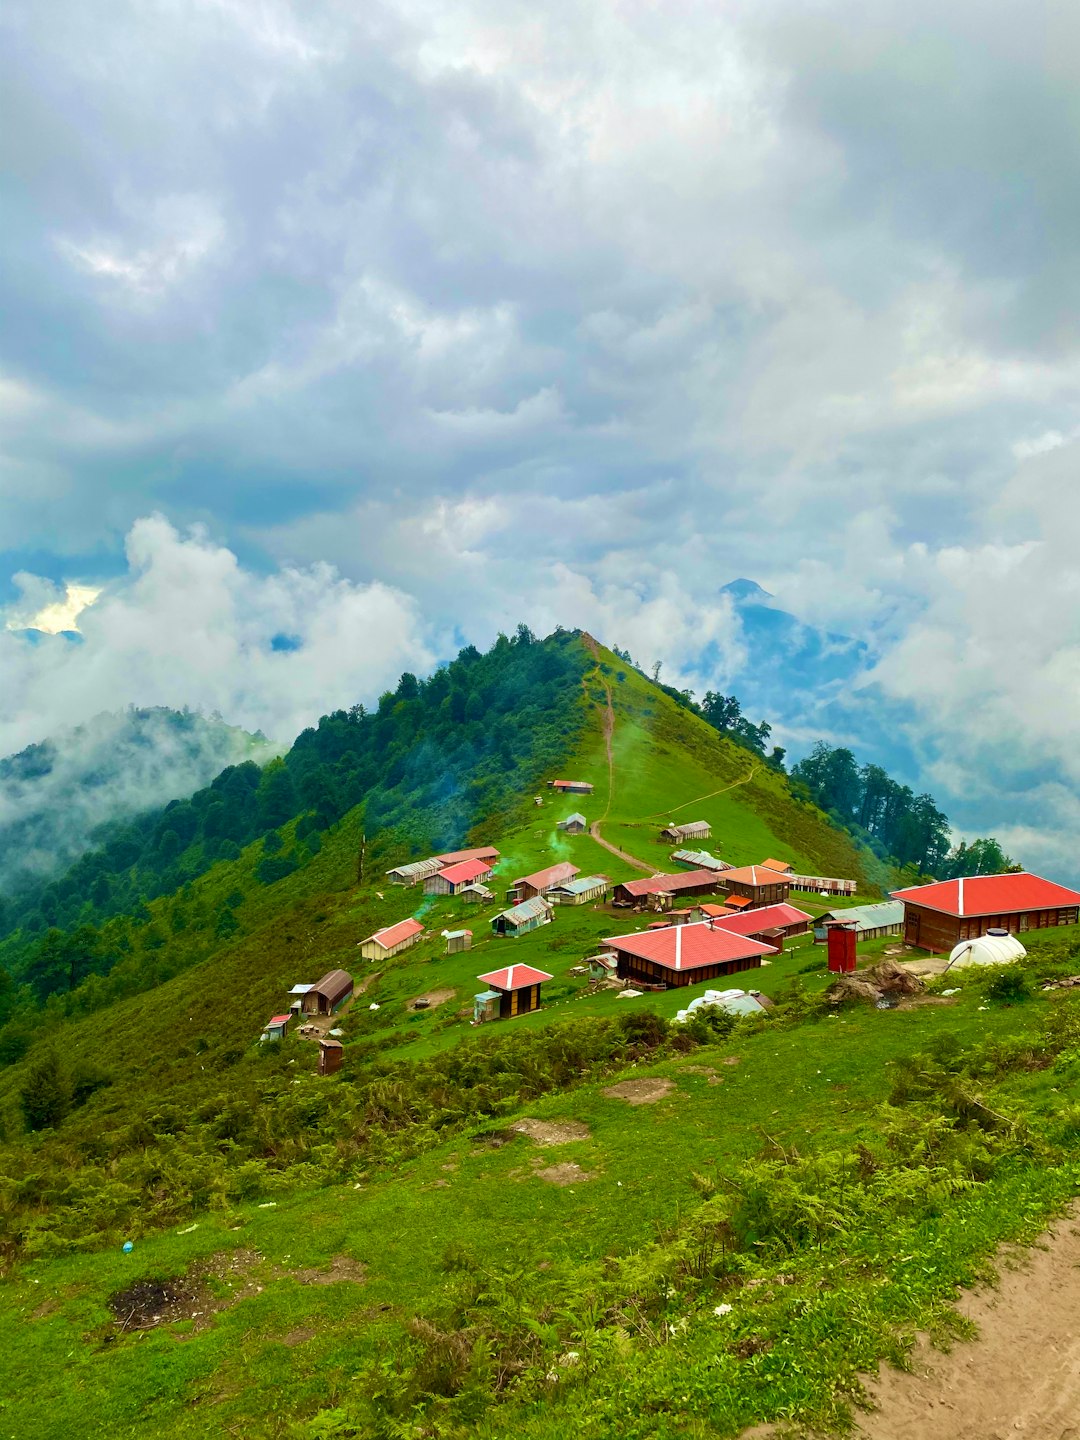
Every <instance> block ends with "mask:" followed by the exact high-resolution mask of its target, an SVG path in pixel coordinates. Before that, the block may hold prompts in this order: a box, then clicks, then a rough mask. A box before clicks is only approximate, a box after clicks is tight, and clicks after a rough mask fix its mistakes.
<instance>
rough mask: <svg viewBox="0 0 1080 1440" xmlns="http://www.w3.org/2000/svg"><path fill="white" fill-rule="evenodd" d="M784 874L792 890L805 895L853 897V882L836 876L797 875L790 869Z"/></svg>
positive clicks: (854, 884) (854, 885)
mask: <svg viewBox="0 0 1080 1440" xmlns="http://www.w3.org/2000/svg"><path fill="white" fill-rule="evenodd" d="M785 874H786V875H787V878H788V880H789V881H790V882H791V888H792V889H793V890H804V891H806V892H807V894H814V895H854V894H855V891H856V888H857V886H856V883H855V881H854V880H842V879H840V878H839V877H838V876H836V875H797V874H796V873H795V871H794V870H792V869H790V867H789V868H788V870H787V871H785Z"/></svg>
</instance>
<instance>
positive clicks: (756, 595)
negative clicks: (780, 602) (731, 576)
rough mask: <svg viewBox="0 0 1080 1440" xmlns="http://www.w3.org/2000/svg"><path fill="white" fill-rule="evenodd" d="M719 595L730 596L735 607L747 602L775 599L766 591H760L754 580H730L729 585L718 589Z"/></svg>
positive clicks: (760, 588)
mask: <svg viewBox="0 0 1080 1440" xmlns="http://www.w3.org/2000/svg"><path fill="white" fill-rule="evenodd" d="M720 594H721V595H730V596H731V598H732V599H733V600H734V601H735V603H736V604H737V605H738V604H742V603H744V602H746V601H747V600H757V601H761V600H774V599H775V598H776V597H775V596H774V595H772V594H770V592H769V591H768V590H764V589H762V587H761V586H760V585H759V584H758V583H757V581H756V580H732V581H731V582H730V583H729V584H727V585H722V586H721V587H720Z"/></svg>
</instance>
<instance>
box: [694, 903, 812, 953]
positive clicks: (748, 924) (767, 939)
mask: <svg viewBox="0 0 1080 1440" xmlns="http://www.w3.org/2000/svg"><path fill="white" fill-rule="evenodd" d="M812 919H813V916H812V915H808V914H807V913H806V911H805V910H797V909H796V908H795V906H794V905H758V906H752V905H751V906H747V907H746V908H745V909H744V910H742V911H740V912H739V913H738V914H736V915H720V916H714V917H710V923H711V924H713V925H716V926H718V927H719V928H720V929H722V930H726V931H727V932H728V933H729V934H730V935H745V936H746V937H747V938H748V939H750V940H760V941H761V943H762V944H763V945H775V947H776V948H777V950H779V951H780V952H781V953H783V949H784V941H785V940H789V939H793V938H794V937H795V936H796V935H805V934H807V933H808V931H809V929H810V922H811V920H812Z"/></svg>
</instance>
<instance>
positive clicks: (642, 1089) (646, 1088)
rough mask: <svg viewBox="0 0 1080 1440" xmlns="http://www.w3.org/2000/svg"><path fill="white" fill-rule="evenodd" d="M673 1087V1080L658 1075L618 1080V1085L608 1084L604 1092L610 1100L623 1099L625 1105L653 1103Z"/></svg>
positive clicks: (667, 1093)
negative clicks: (648, 1077) (647, 1077)
mask: <svg viewBox="0 0 1080 1440" xmlns="http://www.w3.org/2000/svg"><path fill="white" fill-rule="evenodd" d="M674 1089H675V1081H674V1080H665V1079H661V1078H659V1077H656V1078H653V1079H641V1080H620V1081H619V1083H618V1085H609V1086H608V1088H607V1089H606V1090H605V1091H604V1094H605V1095H607V1096H609V1097H610V1098H611V1099H612V1100H625V1101H626V1103H627V1105H654V1104H655V1103H656V1101H657V1100H663V1098H664V1096H665V1095H670V1094H671V1092H672V1091H673V1090H674Z"/></svg>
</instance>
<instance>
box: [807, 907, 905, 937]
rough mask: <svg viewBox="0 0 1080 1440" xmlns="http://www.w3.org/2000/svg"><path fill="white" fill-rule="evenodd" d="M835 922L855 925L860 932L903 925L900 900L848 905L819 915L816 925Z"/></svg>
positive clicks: (902, 910) (902, 909)
mask: <svg viewBox="0 0 1080 1440" xmlns="http://www.w3.org/2000/svg"><path fill="white" fill-rule="evenodd" d="M830 920H835V921H836V923H837V924H838V925H857V926H858V927H859V929H860V930H880V929H882V928H883V927H884V926H886V925H902V924H903V923H904V903H903V901H902V900H882V901H881V902H880V904H877V905H848V906H844V908H843V909H841V910H829V911H827V912H826V913H825V914H824V915H819V916H818V920H817V923H818V924H821V923H822V922H823V921H824V922H828V921H830Z"/></svg>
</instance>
